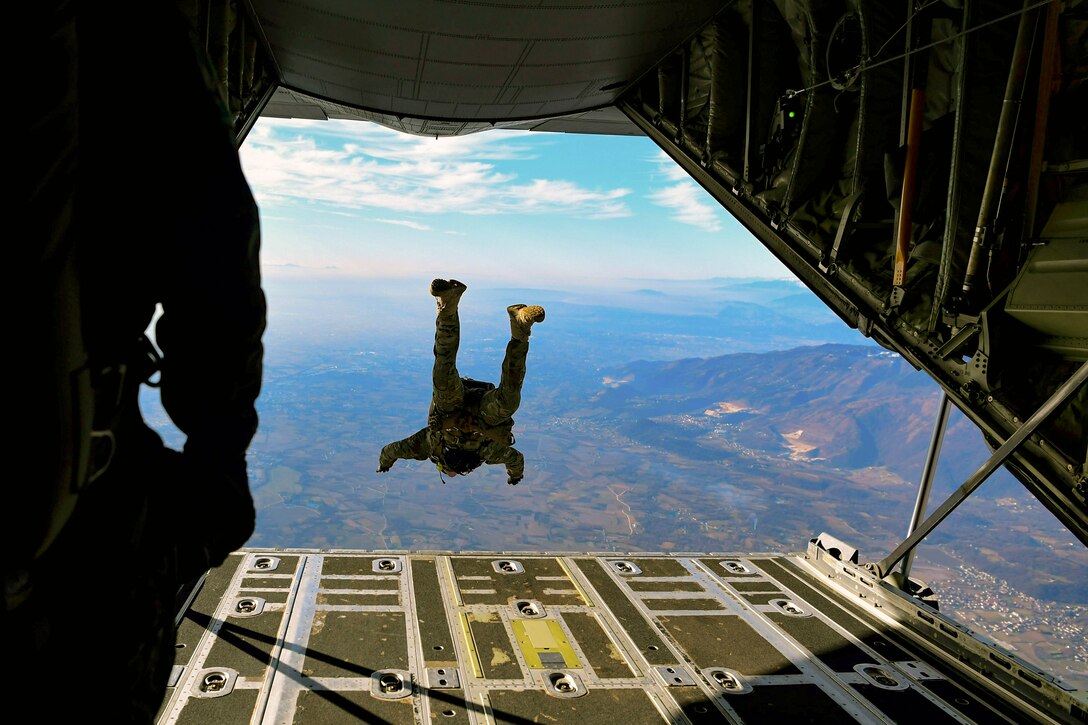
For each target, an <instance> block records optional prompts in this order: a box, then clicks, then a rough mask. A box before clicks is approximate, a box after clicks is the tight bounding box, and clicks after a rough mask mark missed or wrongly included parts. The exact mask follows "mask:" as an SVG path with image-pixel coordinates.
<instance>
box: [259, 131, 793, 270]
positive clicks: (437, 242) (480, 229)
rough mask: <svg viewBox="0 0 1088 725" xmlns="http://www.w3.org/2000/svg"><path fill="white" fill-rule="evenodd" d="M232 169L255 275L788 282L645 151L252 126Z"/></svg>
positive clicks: (595, 139)
mask: <svg viewBox="0 0 1088 725" xmlns="http://www.w3.org/2000/svg"><path fill="white" fill-rule="evenodd" d="M240 154H241V159H242V166H243V169H244V170H245V173H246V177H247V179H248V180H249V183H250V186H251V187H252V188H253V192H254V195H255V196H256V198H257V203H258V205H259V207H260V210H261V225H262V228H261V231H262V262H263V265H264V271H265V273H266V274H272V275H274V274H278V273H288V274H301V273H304V272H305V270H312V271H315V272H318V271H320V272H321V273H323V274H337V275H345V276H365V277H393V278H398V277H406V278H407V277H411V278H423V279H430V278H432V277H455V278H459V279H473V278H478V277H481V276H482V277H486V278H488V279H492V280H498V281H508V282H513V283H519V284H525V285H532V284H543V283H569V282H572V281H573V282H580V283H594V284H599V285H607V283H608V282H610V281H614V280H622V279H629V278H652V279H706V278H709V277H773V278H783V277H785V278H792V277H793V276H792V274H791V273H790V272H789V271H788V270H787V269H786V268H785V267H783V266H782V264H781V263H780V262H778V260H776V259H775V258H774V257H773V256H772V255H771V254H770V252H768V251H767V250H766V249H765V248H764V247H763V245H762V244H760V243H759V242H758V241H756V240H755V239H754V237H752V235H751V234H750V233H749V232H747V231H746V230H745V229H744V228H743V227H742V226H741V225H740V224H739V223H738V222H737V221H736V220H734V219H733V217H731V216H730V215H729V214H728V213H726V212H725V210H724V209H722V208H721V206H720V205H719V204H718V203H717V202H716V201H715V200H714V199H713V198H712V197H711V196H710V195H709V194H708V193H707V192H706V191H705V190H703V189H702V187H700V186H699V185H698V184H696V183H695V181H693V180H692V179H691V178H690V177H688V176H687V175H686V174H685V173H684V172H683V171H682V170H681V169H680V168H679V167H678V166H677V165H676V164H675V163H674V162H673V161H672V160H671V159H669V158H668V157H667V156H665V154H664V153H663V152H662V151H661V150H660V149H658V148H657V146H655V145H654V143H653V142H652V141H650V140H649V139H648V138H645V137H628V136H590V135H579V134H552V133H539V132H527V131H505V130H495V131H486V132H482V133H476V134H470V135H467V136H461V137H454V138H438V139H436V138H433V137H420V136H413V135H409V134H404V133H400V132H397V131H392V130H390V129H386V128H384V127H382V126H379V125H377V124H372V123H369V122H365V121H298V120H282V119H267V118H266V119H261V120H260V121H258V123H257V124H256V126H255V127H254V128H253V130H252V131H251V132H250V134H249V136H248V137H247V138H246V140H245V143H243V145H242V148H241V151H240Z"/></svg>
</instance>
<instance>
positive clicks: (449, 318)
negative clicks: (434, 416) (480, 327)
mask: <svg viewBox="0 0 1088 725" xmlns="http://www.w3.org/2000/svg"><path fill="white" fill-rule="evenodd" d="M434 324H435V329H434V371H433V372H432V375H431V379H432V382H433V384H434V405H435V407H436V408H437V409H438V410H441V411H443V412H450V411H453V410H456V409H457V408H460V407H461V404H462V402H463V401H464V397H465V389H464V386H463V385H462V384H461V376H460V375H459V374H458V372H457V348H458V347H459V346H460V344H461V321H460V318H459V317H458V316H457V306H456V305H451V306H447V307H444V308H442V309H440V310H439V311H438V318H437V319H436V320H435V323H434Z"/></svg>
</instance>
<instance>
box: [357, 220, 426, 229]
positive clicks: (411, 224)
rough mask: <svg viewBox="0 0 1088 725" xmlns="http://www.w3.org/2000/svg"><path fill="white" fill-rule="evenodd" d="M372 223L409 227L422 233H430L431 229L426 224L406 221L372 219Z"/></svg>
mask: <svg viewBox="0 0 1088 725" xmlns="http://www.w3.org/2000/svg"><path fill="white" fill-rule="evenodd" d="M370 221H372V222H381V223H382V224H397V225H399V226H402V227H408V228H409V229H415V230H417V231H421V232H429V231H430V230H431V228H430V227H429V226H427V225H426V224H420V223H419V222H411V221H407V220H406V219H371V220H370Z"/></svg>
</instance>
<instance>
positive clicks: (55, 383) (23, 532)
mask: <svg viewBox="0 0 1088 725" xmlns="http://www.w3.org/2000/svg"><path fill="white" fill-rule="evenodd" d="M20 12H22V13H24V14H25V16H26V18H27V22H26V23H19V28H20V37H21V39H22V41H23V43H24V44H25V45H24V46H23V47H24V48H25V50H26V54H27V55H26V56H24V61H25V62H26V63H27V68H32V69H33V72H30V73H28V74H24V75H25V77H26V78H28V79H29V80H28V82H27V85H26V87H25V91H26V94H25V95H23V94H22V93H20V94H18V95H20V97H21V98H23V100H24V101H25V102H26V103H27V107H26V110H27V113H26V114H16V116H18V117H19V118H18V120H16V121H15V122H16V123H18V124H22V128H21V129H19V130H18V131H17V132H16V135H17V136H18V138H19V143H20V144H22V145H23V146H24V147H25V148H24V149H23V150H22V152H21V157H20V161H19V163H20V164H24V165H25V168H23V167H20V168H19V169H18V170H16V171H15V172H14V173H13V178H14V179H16V184H17V185H18V186H19V192H18V193H19V194H24V193H25V197H22V196H21V197H19V198H18V199H17V202H16V204H15V207H16V208H15V210H14V211H15V213H16V214H18V215H19V216H20V217H21V219H20V221H21V222H22V223H21V224H18V226H19V229H20V244H19V245H18V247H19V250H20V252H22V250H24V249H28V250H30V251H29V253H28V256H29V257H30V260H29V262H30V263H28V264H27V265H26V266H25V267H24V266H22V265H15V268H17V269H18V270H19V274H20V275H22V274H23V273H24V270H25V273H26V276H27V279H26V282H25V283H26V289H27V292H26V297H25V298H24V300H23V301H22V306H21V309H20V310H19V312H18V314H16V315H14V317H18V318H19V319H18V320H17V321H16V324H18V325H19V326H20V327H19V328H17V329H16V330H9V333H10V334H11V338H10V339H11V340H18V342H19V344H20V350H22V351H24V355H23V361H24V364H23V365H20V366H19V367H20V370H19V374H18V376H17V377H15V378H14V380H15V382H16V383H17V386H12V387H13V388H14V387H18V388H19V389H18V390H17V391H13V392H14V394H13V395H12V397H13V398H15V399H16V401H17V405H18V409H17V410H16V411H14V418H13V419H14V420H16V421H18V423H16V425H17V426H18V434H17V435H18V437H17V438H14V439H9V443H11V444H12V445H11V446H10V450H11V451H12V452H13V453H18V457H19V461H18V462H17V463H15V464H14V465H13V466H12V468H11V469H10V470H9V475H8V476H7V477H6V479H7V480H6V482H5V484H4V492H3V494H2V495H3V506H2V507H0V509H2V513H0V516H2V519H3V521H2V525H0V536H2V541H3V550H2V553H0V556H2V562H0V563H2V567H3V576H4V585H5V587H4V605H5V606H4V614H3V620H2V623H3V627H2V635H3V639H2V642H0V652H3V656H4V659H5V661H6V665H7V668H8V670H7V672H8V676H6V677H5V678H4V685H3V689H2V696H3V700H4V702H6V703H9V707H14V706H16V705H14V703H18V707H19V708H21V711H22V712H23V713H27V714H25V715H23V716H20V717H24V716H25V717H26V718H29V719H32V720H35V721H39V722H58V723H59V722H73V723H74V722H89V721H102V722H110V723H141V724H142V723H151V722H153V720H154V718H155V715H156V713H157V711H158V710H159V708H160V707H161V706H162V703H163V698H164V696H165V693H166V688H167V683H168V681H169V677H170V672H171V668H172V667H173V664H174V658H175V653H176V650H175V642H176V630H175V619H176V616H177V613H178V611H179V607H178V602H177V601H176V600H177V597H178V595H179V593H180V592H181V591H182V590H183V589H184V586H185V585H186V584H187V583H189V582H191V581H193V580H195V579H197V578H198V577H200V576H201V575H202V574H203V573H204V572H206V571H207V570H208V569H209V568H210V567H215V566H218V565H220V564H222V563H223V562H224V560H225V558H226V557H227V555H228V554H230V553H231V552H232V551H234V550H235V549H237V548H239V547H240V546H242V545H244V544H245V542H246V541H247V540H248V539H249V537H250V535H251V534H252V532H253V528H254V523H255V512H254V506H253V499H252V497H251V495H250V489H249V480H248V471H247V466H246V451H247V449H248V447H249V444H250V442H251V440H252V438H253V435H254V433H255V432H256V429H257V413H256V408H255V401H256V398H257V396H258V393H259V391H260V386H261V378H262V365H263V362H262V359H263V350H264V348H263V343H262V336H263V333H264V329H265V316H266V307H265V298H264V293H263V291H262V288H261V280H260V268H259V260H258V254H259V245H260V230H259V222H258V213H257V206H256V204H255V202H254V199H253V196H252V194H251V191H250V188H249V186H248V184H247V182H246V179H245V177H244V175H243V173H242V170H241V167H240V164H239V160H238V153H237V147H236V139H235V135H234V130H233V128H232V124H231V122H230V116H229V114H228V111H227V109H226V108H225V104H224V102H223V100H222V98H221V91H220V89H219V87H218V83H217V81H216V79H215V74H214V72H213V71H212V70H211V67H210V65H209V63H208V60H207V57H206V54H205V53H204V51H203V50H202V49H201V48H200V46H198V45H196V44H195V43H194V40H193V37H192V29H191V27H190V24H189V22H188V21H187V20H186V18H185V17H184V16H183V15H182V14H181V13H180V12H179V9H178V7H177V6H176V5H175V3H174V2H171V1H168V2H151V3H142V2H125V1H124V0H122V1H119V2H111V3H91V2H63V1H62V2H40V3H30V4H29V5H28V6H26V7H25V8H23V9H22V10H21V11H20ZM20 90H23V89H20ZM24 172H25V173H24ZM157 306H161V310H162V314H161V317H159V319H158V321H157V322H156V326H155V331H154V335H153V337H154V338H155V347H153V346H152V345H151V343H150V342H149V340H148V339H147V338H146V337H145V336H144V332H145V330H147V328H148V326H149V325H150V323H151V322H152V320H153V319H154V315H155V314H156V310H157ZM24 327H25V329H23V328H24ZM31 351H32V352H31ZM160 354H161V358H160ZM144 383H153V384H155V385H157V386H158V388H159V394H160V396H161V400H162V404H163V407H164V408H165V410H166V412H167V413H168V414H169V416H170V418H171V419H172V421H173V422H174V424H175V425H176V426H177V428H178V429H179V430H180V431H181V432H182V433H183V434H184V435H185V443H184V449H183V450H182V451H175V450H172V449H170V448H168V447H166V446H165V445H164V444H163V441H162V439H161V438H160V436H159V435H158V434H157V433H156V432H155V431H153V430H152V429H151V428H150V427H149V426H147V425H146V424H145V422H144V419H143V415H142V414H141V411H140V407H139V401H138V396H139V391H140V388H141V385H142V384H144ZM15 470H18V472H19V473H18V475H12V473H11V471H15ZM16 673H18V674H16Z"/></svg>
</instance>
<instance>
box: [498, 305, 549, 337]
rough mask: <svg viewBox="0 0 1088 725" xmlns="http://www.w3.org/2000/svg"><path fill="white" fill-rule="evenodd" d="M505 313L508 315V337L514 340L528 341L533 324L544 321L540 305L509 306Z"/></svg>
mask: <svg viewBox="0 0 1088 725" xmlns="http://www.w3.org/2000/svg"><path fill="white" fill-rule="evenodd" d="M506 312H507V314H509V315H510V336H511V337H513V338H514V339H515V340H522V341H528V340H529V335H530V334H531V328H532V326H533V323H534V322H543V321H544V308H543V307H541V306H540V305H531V306H529V307H526V306H525V305H510V306H509V307H507V308H506Z"/></svg>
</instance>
